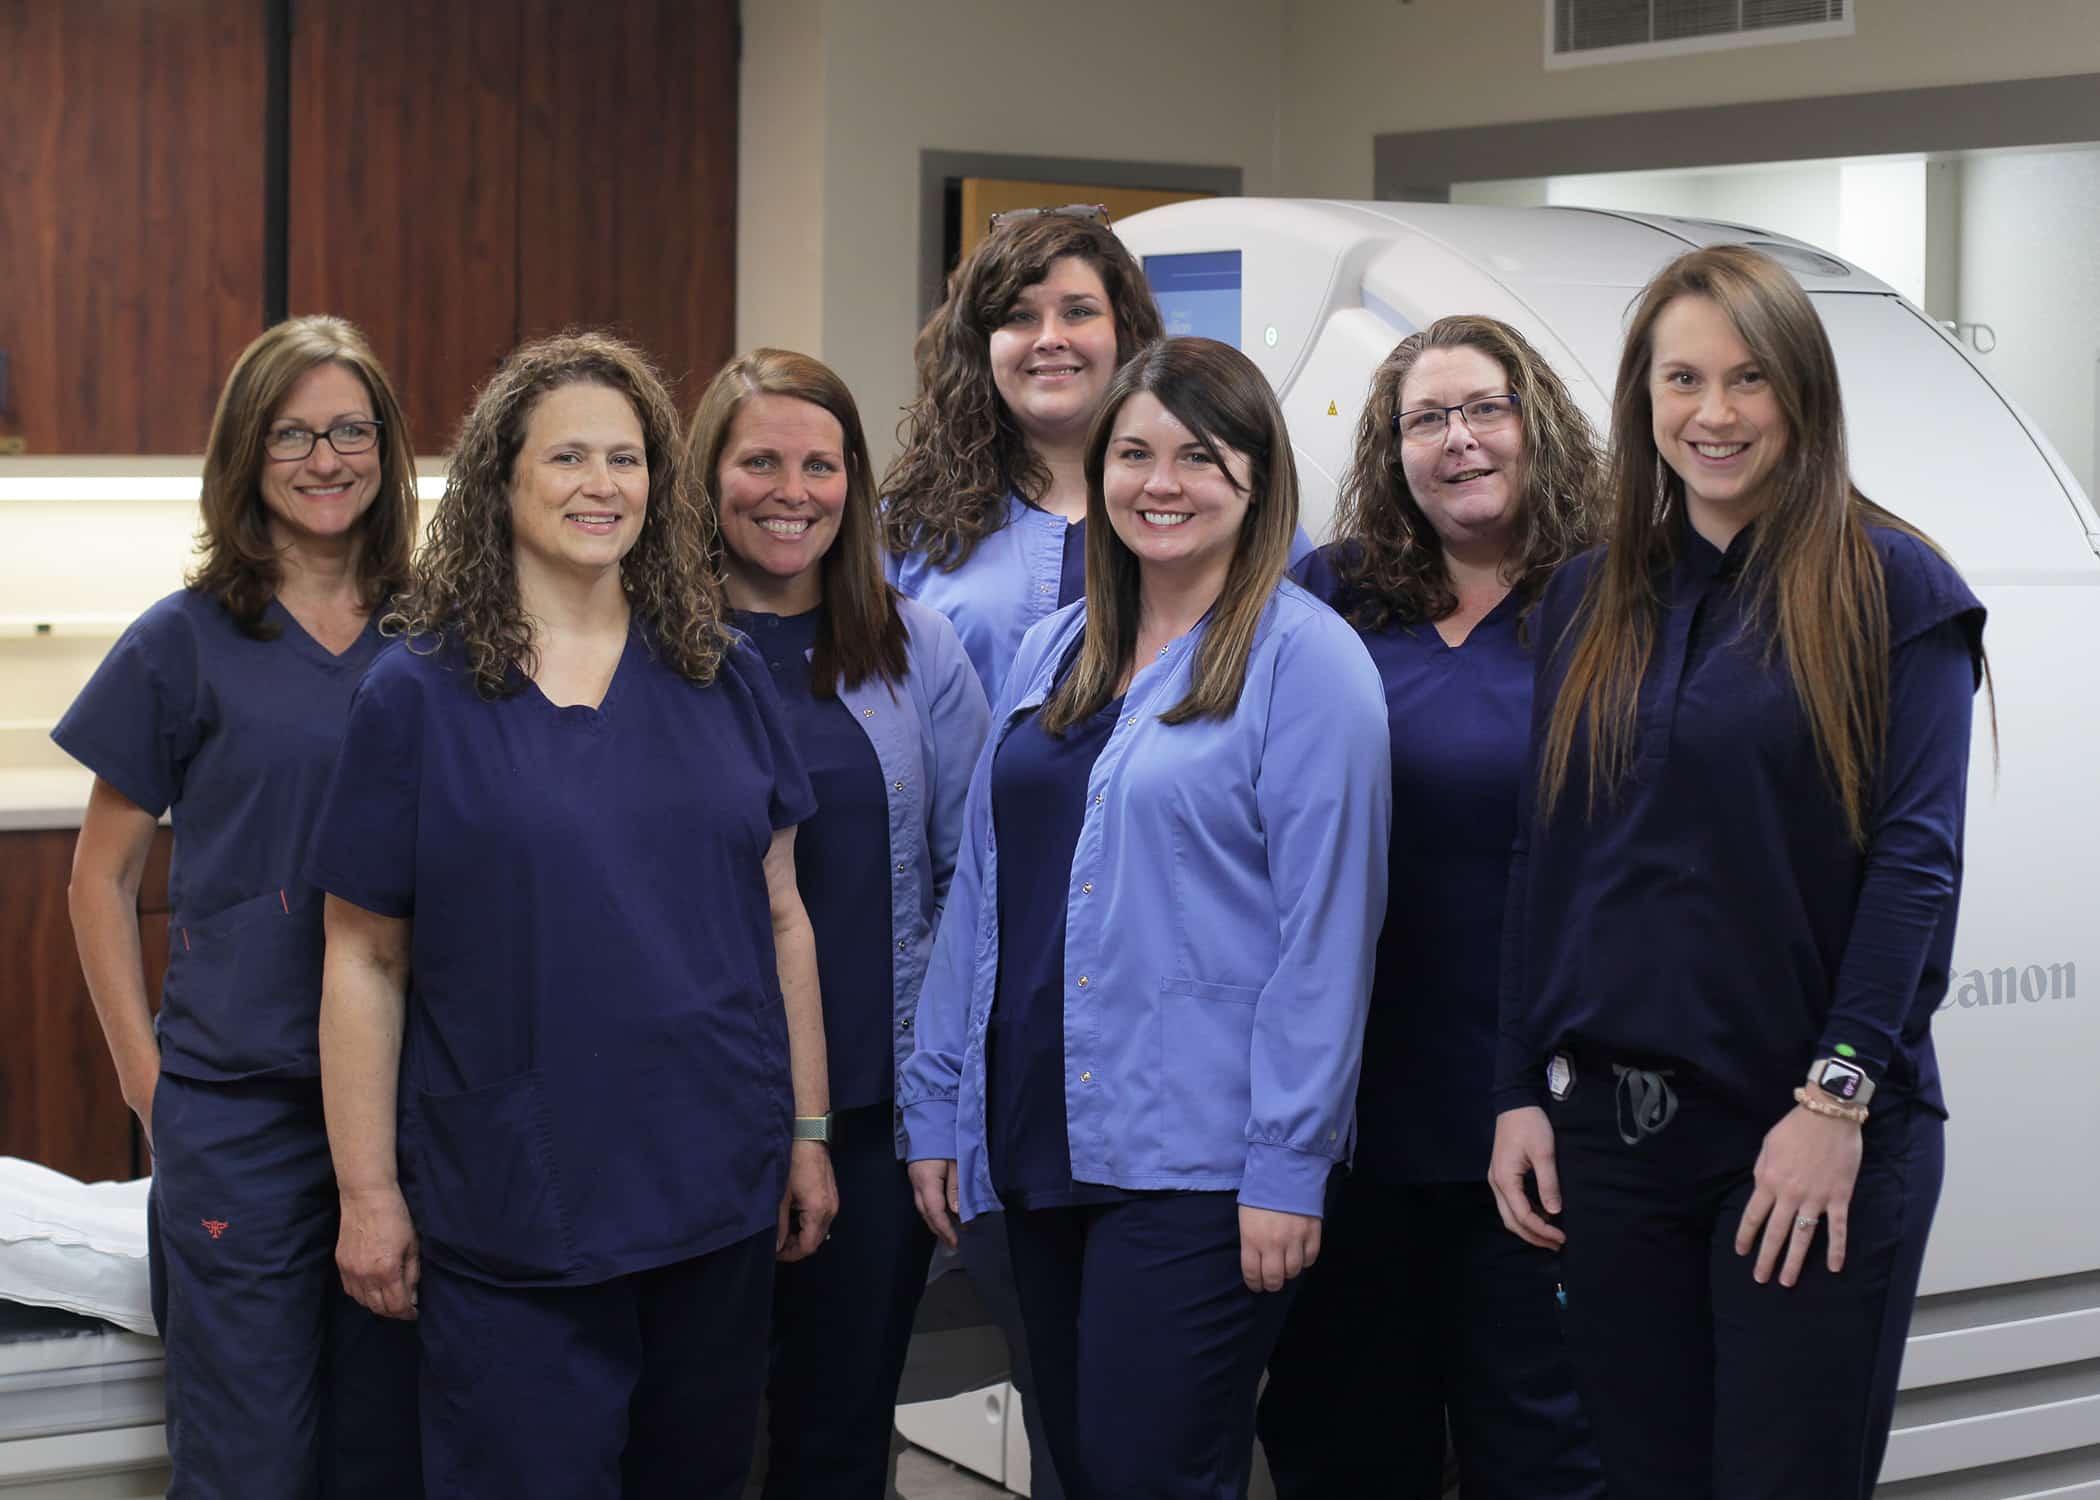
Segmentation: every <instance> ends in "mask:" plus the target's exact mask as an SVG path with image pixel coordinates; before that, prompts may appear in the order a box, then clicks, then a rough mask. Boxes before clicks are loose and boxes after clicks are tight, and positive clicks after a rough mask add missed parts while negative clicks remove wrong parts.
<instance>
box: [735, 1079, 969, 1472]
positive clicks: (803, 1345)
mask: <svg viewBox="0 0 2100 1500" xmlns="http://www.w3.org/2000/svg"><path fill="white" fill-rule="evenodd" d="M895 1126H896V1114H895V1108H894V1106H893V1105H892V1104H891V1103H890V1102H889V1101H888V1100H884V1101H883V1102H882V1103H880V1104H874V1105H870V1106H867V1107H866V1108H862V1109H852V1110H842V1111H840V1112H839V1113H837V1114H835V1115H833V1116H832V1122H831V1172H832V1177H833V1178H834V1180H835V1181H836V1182H837V1183H838V1190H839V1216H838V1218H837V1220H836V1221H835V1222H834V1225H833V1228H832V1231H831V1238H830V1239H829V1240H828V1241H826V1242H825V1245H824V1248H823V1249H821V1250H819V1251H818V1252H817V1253H816V1254H815V1255H812V1256H811V1257H810V1258H809V1259H807V1260H802V1261H795V1262H793V1263H791V1264H788V1265H783V1266H781V1267H780V1269H779V1271H778V1273H777V1274H776V1276H775V1278H774V1283H773V1352H772V1378H771V1380H770V1382H769V1383H768V1384H767V1387H766V1428H767V1439H768V1441H767V1445H766V1451H767V1461H766V1480H765V1490H764V1494H765V1497H766V1500H884V1497H885V1496H886V1495H887V1494H888V1493H889V1474H890V1434H891V1432H892V1431H893V1430H894V1429H895V1427H896V1412H897V1381H898V1378H899V1377H900V1376H901V1375H902V1374H903V1373H904V1356H905V1352H906V1350H907V1349H908V1347H909V1346H910V1344H911V1325H912V1314H913V1313H914V1311H916V1309H917V1308H918V1305H919V1295H920V1293H921V1292H923V1291H924V1290H925V1287H926V1267H927V1265H928V1263H929V1262H930V1261H931V1260H932V1259H933V1231H932V1230H930V1229H928V1228H927V1227H926V1222H925V1220H923V1219H921V1218H920V1217H919V1211H918V1209H917V1208H916V1207H914V1206H913V1203H912V1192H911V1179H910V1177H909V1176H907V1175H906V1172H905V1168H904V1163H903V1162H901V1161H899V1160H897V1148H896V1133H895Z"/></svg>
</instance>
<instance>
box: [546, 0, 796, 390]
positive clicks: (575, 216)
mask: <svg viewBox="0 0 2100 1500" xmlns="http://www.w3.org/2000/svg"><path fill="white" fill-rule="evenodd" d="M524 15H525V21H524V48H523V53H522V62H523V70H524V71H523V80H522V83H521V86H520V89H519V98H520V100H521V103H522V107H523V119H522V125H521V134H520V151H519V166H518V174H519V194H518V202H519V220H518V322H519V329H520V333H521V336H523V337H528V338H529V337H532V336H533V335H536V334H543V333H550V332H553V331H555V330H557V329H560V328H563V327H565V326H568V325H570V324H591V325H597V326H612V327H615V328H617V329H618V330H619V331H621V332H622V333H623V334H625V335H626V336H627V337H629V338H632V339H634V340H635V341H637V342H638V343H640V344H641V345H642V346H643V347H644V348H646V349H648V351H649V352H650V353H651V354H652V355H654V356H655V357H656V359H657V361H658V362H659V363H660V364H661V366H662V367H663V370H664V373H665V374H666V375H667V376H669V377H670V378H671V379H672V380H674V381H682V386H681V389H680V390H679V393H678V394H679V397H680V401H681V403H682V404H683V405H684V406H685V407H686V408H688V409H690V407H691V406H692V404H693V402H695V401H696V400H698V399H699V394H700V388H701V386H702V385H703V384H704V383H705V382H706V381H707V379H708V377H709V376H711V375H712V374H713V373H714V372H715V370H717V369H718V368H720V367H721V365H722V364H723V363H724V362H725V361H727V360H728V358H729V357H730V355H731V354H732V353H734V352H735V351H734V348H733V343H734V340H735V337H736V150H737V148H736V118H737V58H736V27H737V11H736V4H735V0H628V3H624V4H620V5H614V6H606V5H591V4H578V3H576V0H529V3H528V4H526V5H525V7H524ZM802 227H804V226H789V232H799V230H800V229H801V228H802Z"/></svg>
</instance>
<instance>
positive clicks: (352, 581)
mask: <svg viewBox="0 0 2100 1500" xmlns="http://www.w3.org/2000/svg"><path fill="white" fill-rule="evenodd" d="M202 508H203V513H204V524H203V529H202V533H201V535H200V537H199V540H198V548H199V551H200V553H201V554H202V556H201V559H200V561H199V563H198V565H197V567H196V569H195V571H194V572H193V573H192V574H191V576H190V580H189V586H188V587H186V588H184V589H183V590H181V591H180V592H179V593H175V594H172V595H170V596H169V597H167V598H166V599H163V600H161V601H160V602H159V603H158V604H155V605H154V606H153V607H152V608H151V609H149V610H147V611H146V613H145V614H144V615H142V616H140V618H139V619H138V621H137V622H136V623H135V624H133V625H132V626H131V628H130V629H128V630H126V631H125V632H124V634H123V636H122V637H120V638H119V639H118V641H117V643H116V645H115V647H113V648H112V649H111V651H110V653H109V655H108V656H107V657H106V658H104V660H103V662H102V664H101V666H100V667H98V668H97V669H96V671H95V674H94V676H93V677H92V678H91V679H89V681H88V684H87V686H86V687H85V688H83V689H82V690H81V693H80V696H79V698H78V699H76V700H75V701H74V703H73V706H72V707H71V708H70V709H69V710H67V712H66V715H65V717H64V718H62V719H61V720H60V721H59V723H58V726H57V728H55V729H54V730H53V731H52V738H53V739H55V740H56V741H57V742H58V743H59V745H60V746H62V747H63V748H64V749H65V750H66V751H67V752H68V753H69V754H71V755H72V756H74V757H75V758H76V759H78V760H80V761H81V762H82V763H83V764H85V765H86V766H87V767H88V768H89V769H90V770H92V771H93V772H94V773H95V782H94V788H93V790H92V791H91V792H90V794H89V799H88V806H87V812H86V815H85V817H84V818H83V819H82V821H81V825H80V842H79V845H78V847H77V848H76V850H75V853H74V856H73V878H72V885H71V888H70V891H69V897H70V904H71V908H72V915H73V930H74V934H75V936H76V937H77V939H78V941H79V945H80V963H81V968H82V970H83V971H84V972H85V974H86V977H87V983H88V990H89V993H90V994H91V995H92V996H93V997H94V1002H95V1009H96V1011H97V1013H98V1014H99V1015H100V1017H101V1020H102V1027H103V1031H104V1033H105V1035H106V1036H107V1037H108V1040H109V1049H110V1055H111V1057H112V1058H113V1059H114V1061H115V1063H116V1067H117V1076H118V1078H119V1080H120V1081H121V1083H122V1085H123V1090H124V1097H125V1100H126V1102H128V1103H129V1104H130V1105H131V1108H132V1110H133V1112H134V1113H136V1114H137V1116H138V1118H139V1126H140V1128H141V1130H142V1131H143V1132H144V1133H145V1137H146V1143H147V1145H148V1147H149V1148H151V1150H152V1151H153V1154H154V1161H153V1191H152V1196H151V1198H150V1199H149V1200H148V1203H149V1224H150V1228H151V1237H150V1249H151V1256H152V1273H153V1312H154V1320H155V1322H156V1323H158V1324H159V1326H160V1332H161V1338H162V1341H163V1342H164V1343H165V1345H166V1347H167V1404H168V1423H167V1433H168V1456H169V1460H170V1463H171V1465H172V1467H173V1474H172V1477H171V1478H170V1481H169V1489H168V1493H169V1494H170V1495H172V1496H177V1497H183V1496H193V1495H261V1494H268V1495H286V1496H316V1495H338V1494H341V1495H353V1494H355V1495H376V1494H386V1495H414V1494H416V1493H418V1492H419V1488H418V1462H417V1448H416V1422H415V1410H416V1405H415V1370H416V1344H415V1330H414V1329H412V1328H409V1327H406V1326H404V1325H402V1324H399V1323H390V1322H387V1321H385V1320H383V1319H381V1318H379V1317H377V1316H375V1315H374V1314H373V1313H371V1312H370V1311H368V1310H367V1309H365V1308H363V1307H360V1306H358V1305H357V1304H356V1303H354V1302H352V1301H351V1300H349V1299H348V1298H347V1297H345V1296H344V1294H343V1291H342V1288H341V1285H340V1283H339V1281H338V1279H337V1276H336V1271H335V1263H334V1252H335V1244H336V1182H335V1174H334V1172H333V1169H332V1168H331V1165H330V1161H329V1155H328V1136H327V1132H326V1129H325V1126H324V1123H323V1119H322V1109H321V1080H320V1054H319V1043H318V1037H317V1031H316V1018H317V1016H318V1013H319V1010H320V1003H321V901H320V895H319V893H318V892H317V891H316V890H315V889H314V888H313V887H312V886H311V885H310V884H309V883H308V882H307V880H306V877H305V873H304V865H305V856H306V847H307V841H308V837H309V835H310V834H311V832H312V830H313V826H314V821H315V818H316V816H317V814H318V812H319V808H320V800H321V793H322V789H323V787H324V786H325V785H326V782H327V778H328V772H329V768H330V767H331V766H332V765H333V764H334V762H335V757H336V750H337V746H338V744H339V743H340V742H341V740H342V737H343V730H344V725H345V722H346V720H347V718H348V714H349V708H350V695H351V690H352V689H353V688H355V687H356V685H357V681H358V678H359V676H360V674H361V673H362V672H363V671H364V669H365V667H366V665H367V664H368V663H369V662H370V661H371V660H372V658H373V656H374V655H375V654H376V653H377V652H378V651H379V649H380V646H381V645H382V642H381V640H380V636H379V630H378V624H377V620H378V616H379V613H380V611H381V608H382V606H383V605H384V604H385V602H386V599H387V598H388V596H389V595H390V594H392V593H393V591H394V590H396V589H397V588H399V587H400V586H401V585H402V584H403V583H404V582H405V581H406V579H407V575H408V560H409V545H410V539H411V537H412V535H413V533H414V530H415V520H416V473H415V460H414V458H413V457H412V456H411V449H410V447H409V441H408V430H407V427H406V426H405V424H404V423H403V422H402V419H401V408H400V403H399V402H398V401H397V400H396V399H395V396H394V390H393V386H392V383H391V382H390V381H389V380H388V379H387V375H386V372H385V370H383V369H382V368H381V367H380V365H379V361H378V360H377V359H376V358H375V357H374V356H373V354H372V350H371V347H370V345H368V344H367V343H366V341H365V337H364V335H363V334H362V333H360V332H359V331H358V330H357V329H356V328H354V327H352V326H351V325H350V324H349V323H346V322H344V321H343V320H342V319H340V318H330V317H302V318H294V319H292V320H290V321H289V322H285V323H280V324H278V325H277V326H276V327H274V328H271V329H269V330H268V331H267V332H265V333H263V334H262V335H261V336H260V337H259V338H257V339H256V340H255V342H253V343H252V344H250V345H249V346H248V348H247V349H246V350H245V351H243V352H242V354H241V357H240V359H239V360H238V361H237V362H236V363H235V364H234V367H233V372H232V374H231V375H229V376H228V377H227V380H226V388H225V390H224V391H223V392H221V394H220V397H219V407H218V413H217V415H216V416H215V417H214V418H213V420H212V429H211V437H210V440H209V442H208V444H207V446H206V450H205V458H204V476H203V494H202ZM163 813H166V814H167V815H168V817H169V820H170V821H171V822H172V823H173V825H174V832H175V844H174V854H173V857H172V860H171V863H170V865H169V871H168V896H169V904H170V906H171V907H172V909H173V916H172V917H171V918H170V921H169V938H170V941H169V955H168V967H167V974H166V978H165V980H164V982H163V984H162V989H161V997H160V1009H159V1013H158V1015H157V1016H156V1015H155V1014H154V1013H153V1011H152V1009H151V1007H150V1006H149V1004H148V999H147V995H146V990H145V982H144V976H143V973H142V970H141V965H140V949H141V943H140V931H139V917H138V892H139V884H140V881H141V879H142V877H143V875H144V871H145V866H146V861H147V856H148V854H149V852H150V850H151V847H152V843H153V835H154V826H155V823H156V822H157V820H158V819H159V818H160V816H161V815H162V814H163Z"/></svg>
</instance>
